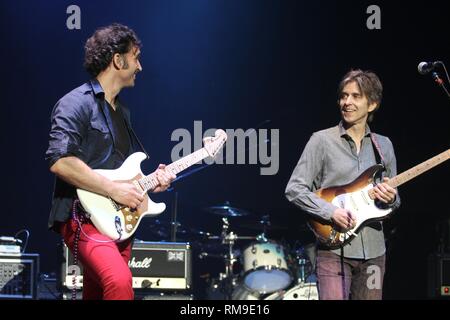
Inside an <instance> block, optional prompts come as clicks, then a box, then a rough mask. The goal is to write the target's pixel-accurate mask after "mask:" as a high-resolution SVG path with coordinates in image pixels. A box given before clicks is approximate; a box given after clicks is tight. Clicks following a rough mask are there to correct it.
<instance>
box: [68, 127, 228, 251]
mask: <svg viewBox="0 0 450 320" xmlns="http://www.w3.org/2000/svg"><path fill="white" fill-rule="evenodd" d="M226 140H227V134H226V133H225V131H223V130H217V131H216V132H215V136H214V137H207V138H205V139H203V143H204V147H203V148H202V149H199V150H197V151H195V152H193V153H191V154H190V155H188V156H185V157H183V158H181V159H179V160H177V161H175V162H173V163H171V164H170V165H168V166H166V170H168V171H170V172H172V173H173V174H177V173H179V172H181V171H183V170H185V169H187V168H188V167H190V166H192V165H193V164H195V163H197V162H199V161H201V160H203V159H205V158H207V157H214V156H215V155H216V154H217V153H218V152H219V151H220V149H221V148H222V147H223V145H224V144H225V141H226ZM145 158H146V155H145V154H144V153H142V152H136V153H133V154H132V155H130V156H129V157H128V158H127V159H126V160H125V162H124V163H123V164H122V166H121V167H120V168H118V169H115V170H102V169H96V170H95V171H96V172H97V173H99V174H101V175H103V176H105V177H107V178H108V179H110V180H113V181H122V182H132V183H133V184H134V185H135V186H136V188H137V189H138V190H140V191H141V192H142V194H143V196H144V201H143V202H142V203H141V205H140V206H139V207H138V208H137V209H136V210H133V209H130V208H129V207H126V206H124V205H122V204H120V203H117V202H116V201H114V200H113V199H111V198H109V197H105V196H102V195H99V194H97V193H93V192H90V191H87V190H83V189H77V194H78V198H79V200H80V202H81V205H82V206H83V209H84V210H85V211H86V213H87V215H88V216H89V218H90V219H91V221H92V223H93V224H94V225H95V227H96V228H97V229H98V230H99V231H100V232H101V233H102V234H104V235H106V236H107V237H109V238H110V239H112V240H115V241H118V242H119V241H123V240H126V239H128V238H129V237H131V236H132V235H133V233H134V232H135V231H136V229H137V227H138V226H139V223H140V222H141V220H142V218H143V217H144V216H147V215H148V216H156V215H158V214H160V213H162V212H163V211H164V210H165V209H166V205H165V204H164V203H155V202H153V201H152V200H151V199H150V197H149V196H148V195H147V192H148V191H149V190H152V189H153V188H155V187H156V186H158V184H159V182H158V180H157V178H156V174H155V173H154V172H153V173H151V174H149V175H147V176H145V175H144V174H143V173H142V171H141V162H142V161H143V160H144V159H145Z"/></svg>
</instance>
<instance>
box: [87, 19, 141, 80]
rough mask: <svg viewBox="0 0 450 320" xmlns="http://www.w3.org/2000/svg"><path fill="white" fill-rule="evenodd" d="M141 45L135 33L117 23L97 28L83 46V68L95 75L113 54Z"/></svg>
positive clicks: (105, 66) (106, 64)
mask: <svg viewBox="0 0 450 320" xmlns="http://www.w3.org/2000/svg"><path fill="white" fill-rule="evenodd" d="M134 46H137V47H138V48H140V47H141V46H142V44H141V41H140V40H139V39H138V37H137V35H136V33H135V32H134V31H133V30H132V29H130V28H129V27H127V26H124V25H122V24H119V23H113V24H112V25H109V26H106V27H102V28H100V29H97V30H96V31H95V32H94V34H93V35H92V36H91V37H90V38H89V39H87V41H86V44H85V46H84V50H85V56H84V68H85V69H86V71H87V72H89V74H90V75H91V76H92V77H96V76H97V75H98V74H99V73H100V72H102V71H103V70H105V69H106V68H107V67H108V65H109V64H110V63H111V61H112V58H113V56H114V54H116V53H119V54H125V53H127V52H128V51H130V50H131V48H132V47H134Z"/></svg>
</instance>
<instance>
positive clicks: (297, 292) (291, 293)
mask: <svg viewBox="0 0 450 320" xmlns="http://www.w3.org/2000/svg"><path fill="white" fill-rule="evenodd" d="M264 300H319V291H318V289H317V284H316V283H315V282H306V283H299V284H297V285H296V286H294V287H292V288H291V289H289V290H287V291H279V292H275V293H272V294H271V295H270V296H268V297H266V298H265V299H264Z"/></svg>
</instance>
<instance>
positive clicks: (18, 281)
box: [0, 253, 39, 299]
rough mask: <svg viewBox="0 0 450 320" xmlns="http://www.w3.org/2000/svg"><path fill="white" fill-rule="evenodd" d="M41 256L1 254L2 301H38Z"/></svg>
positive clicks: (0, 280)
mask: <svg viewBox="0 0 450 320" xmlns="http://www.w3.org/2000/svg"><path fill="white" fill-rule="evenodd" d="M38 275H39V254H37V253H19V254H0V299H37V293H38Z"/></svg>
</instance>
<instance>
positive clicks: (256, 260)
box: [205, 203, 318, 300]
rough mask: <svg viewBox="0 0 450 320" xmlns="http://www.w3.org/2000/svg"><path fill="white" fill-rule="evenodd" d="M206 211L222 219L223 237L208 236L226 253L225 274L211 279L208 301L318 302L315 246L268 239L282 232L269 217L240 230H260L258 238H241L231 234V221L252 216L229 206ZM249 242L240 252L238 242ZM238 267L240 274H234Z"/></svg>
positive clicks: (226, 204)
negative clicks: (291, 247) (270, 233)
mask: <svg viewBox="0 0 450 320" xmlns="http://www.w3.org/2000/svg"><path fill="white" fill-rule="evenodd" d="M205 211H207V212H209V213H212V214H215V215H219V216H221V217H222V232H221V235H220V236H213V235H210V236H208V239H209V240H220V241H221V244H222V245H224V246H226V248H227V253H226V254H225V255H223V256H222V257H221V258H222V259H223V262H224V265H225V268H224V269H225V272H223V273H220V274H219V277H218V278H215V279H212V281H211V283H210V288H209V294H208V298H210V299H215V300H216V299H225V300H296V299H298V300H318V292H317V286H316V282H315V276H314V260H315V257H314V254H315V245H314V244H308V245H303V246H302V245H297V244H296V245H295V246H294V247H295V250H289V249H288V245H286V244H282V243H281V242H278V241H274V240H271V239H268V238H267V232H268V230H274V229H283V227H281V226H276V225H272V224H271V222H270V217H269V215H264V216H262V218H261V219H260V220H259V221H257V222H256V223H250V224H245V223H241V224H240V226H241V227H244V228H248V229H255V230H261V231H262V232H261V233H259V234H258V235H256V236H240V235H237V234H236V233H234V232H233V231H230V223H229V219H230V218H231V219H234V218H235V217H243V216H249V215H251V213H250V212H248V211H246V210H243V209H239V208H236V207H232V206H230V204H229V203H225V204H224V205H221V206H214V207H208V208H206V209H205ZM242 240H250V243H249V244H247V245H246V246H244V247H243V248H242V249H241V250H239V249H236V247H238V246H237V242H240V241H242ZM236 264H238V265H239V266H240V271H239V272H235V270H236V268H235V266H236Z"/></svg>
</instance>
